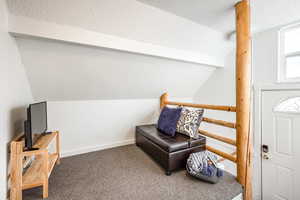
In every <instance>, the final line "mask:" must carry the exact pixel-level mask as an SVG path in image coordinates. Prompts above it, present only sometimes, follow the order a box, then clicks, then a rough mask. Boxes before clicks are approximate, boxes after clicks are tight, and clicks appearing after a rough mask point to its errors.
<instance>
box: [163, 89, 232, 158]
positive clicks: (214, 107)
mask: <svg viewBox="0 0 300 200" xmlns="http://www.w3.org/2000/svg"><path fill="white" fill-rule="evenodd" d="M165 105H174V106H185V107H193V108H203V109H210V110H220V111H227V112H235V110H236V108H235V107H234V106H219V105H207V104H195V103H183V102H174V101H169V100H168V94H167V93H164V94H163V95H162V96H161V98H160V106H161V108H162V107H164V106H165ZM203 121H204V122H207V123H212V124H215V125H218V126H224V127H227V128H235V127H236V125H235V123H233V122H227V121H223V120H217V119H210V118H207V117H203ZM199 134H201V135H204V136H206V137H209V138H212V139H215V140H218V141H221V142H224V143H226V144H230V145H233V146H236V140H233V139H231V138H227V137H224V136H221V135H217V134H214V133H210V132H208V131H205V130H199ZM206 149H207V150H208V151H211V152H213V153H215V154H217V155H219V156H221V157H223V158H226V159H228V160H230V161H232V162H234V163H236V161H237V158H236V156H235V155H232V154H229V153H226V152H223V151H220V150H218V149H215V148H213V147H210V146H208V145H206Z"/></svg>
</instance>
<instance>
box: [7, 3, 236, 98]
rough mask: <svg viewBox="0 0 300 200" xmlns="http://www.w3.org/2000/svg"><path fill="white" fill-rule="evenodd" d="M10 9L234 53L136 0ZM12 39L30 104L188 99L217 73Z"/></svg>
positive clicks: (204, 31) (202, 30) (215, 36)
mask: <svg viewBox="0 0 300 200" xmlns="http://www.w3.org/2000/svg"><path fill="white" fill-rule="evenodd" d="M8 6H9V10H10V13H11V18H10V19H13V17H12V16H17V17H25V18H30V19H33V20H35V21H36V22H39V21H40V22H47V23H52V24H58V25H66V26H72V27H78V28H80V29H84V30H89V31H94V32H98V33H104V34H108V35H112V36H117V37H121V38H127V39H130V40H137V41H141V42H145V43H148V44H154V45H161V46H164V47H167V48H173V49H177V50H184V51H191V52H194V53H195V54H200V55H201V54H208V55H213V56H214V57H216V58H218V59H220V60H223V59H225V57H226V55H227V53H228V52H229V51H231V50H232V47H233V44H232V43H230V42H228V41H226V40H225V38H224V35H223V34H222V33H220V32H218V31H215V30H213V29H211V28H208V27H207V26H202V25H200V24H197V23H194V22H192V21H190V20H187V19H185V18H182V17H178V16H176V15H174V14H171V13H168V12H166V11H162V10H160V9H157V8H154V7H152V6H149V5H147V4H144V3H141V2H139V1H136V0H126V1H124V0H101V1H98V0H86V1H82V0H64V1H61V0H43V1H40V0H26V1H23V0H9V1H8ZM11 23H12V20H10V24H11ZM47 28H49V27H45V29H47ZM51 31H52V30H51ZM60 34H61V33H56V35H60ZM29 35H30V34H29ZM15 36H16V37H17V44H18V47H19V50H20V54H21V57H22V61H23V64H24V66H25V68H26V71H27V75H28V78H29V81H30V84H31V88H32V92H33V96H34V98H35V100H90V99H134V98H158V97H159V96H160V95H161V93H162V92H165V91H168V92H169V93H170V94H171V95H172V96H176V97H192V96H193V95H194V94H195V92H196V91H197V89H198V88H199V87H200V86H201V84H202V83H203V82H205V81H206V80H207V79H208V77H209V76H210V75H211V73H212V72H213V71H214V70H215V68H214V67H211V66H210V67H209V66H206V65H205V64H195V63H189V62H181V61H176V60H170V59H163V58H159V57H154V56H146V55H141V54H136V53H129V52H124V51H116V50H113V49H108V48H99V47H92V46H85V45H78V44H72V43H68V42H64V41H55V40H53V38H48V39H47V38H46V39H41V38H36V37H27V36H28V35H27V36H26V37H25V36H24V35H22V34H21V35H20V34H19V35H18V34H16V35H15ZM66 37H67V35H66ZM49 39H51V40H49ZM75 43H76V42H75Z"/></svg>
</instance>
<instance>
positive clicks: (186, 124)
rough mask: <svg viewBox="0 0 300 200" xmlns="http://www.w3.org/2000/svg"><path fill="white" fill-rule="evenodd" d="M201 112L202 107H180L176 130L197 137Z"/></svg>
mask: <svg viewBox="0 0 300 200" xmlns="http://www.w3.org/2000/svg"><path fill="white" fill-rule="evenodd" d="M203 112H204V110H203V109H189V108H182V111H181V114H180V118H179V120H178V122H177V128H176V131H177V132H178V133H182V134H184V135H187V136H190V137H191V138H196V139H197V138H198V137H199V134H198V129H199V126H200V123H201V121H202V116H203Z"/></svg>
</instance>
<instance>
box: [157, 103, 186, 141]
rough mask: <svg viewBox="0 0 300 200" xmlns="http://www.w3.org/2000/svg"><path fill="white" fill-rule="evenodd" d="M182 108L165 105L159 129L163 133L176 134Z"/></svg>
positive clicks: (158, 124) (159, 121)
mask: <svg viewBox="0 0 300 200" xmlns="http://www.w3.org/2000/svg"><path fill="white" fill-rule="evenodd" d="M181 110H182V108H181V107H178V108H169V107H167V106H165V107H164V108H163V109H162V111H161V113H160V116H159V119H158V123H157V129H158V130H159V131H161V132H162V133H164V134H166V135H169V136H175V134H176V125H177V122H178V120H179V117H180V113H181Z"/></svg>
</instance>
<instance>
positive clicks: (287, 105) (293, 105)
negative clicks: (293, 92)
mask: <svg viewBox="0 0 300 200" xmlns="http://www.w3.org/2000/svg"><path fill="white" fill-rule="evenodd" d="M274 110H275V111H277V112H292V113H300V97H293V98H290V99H287V100H285V101H283V102H281V103H279V104H278V105H277V106H276V107H275V109H274Z"/></svg>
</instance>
